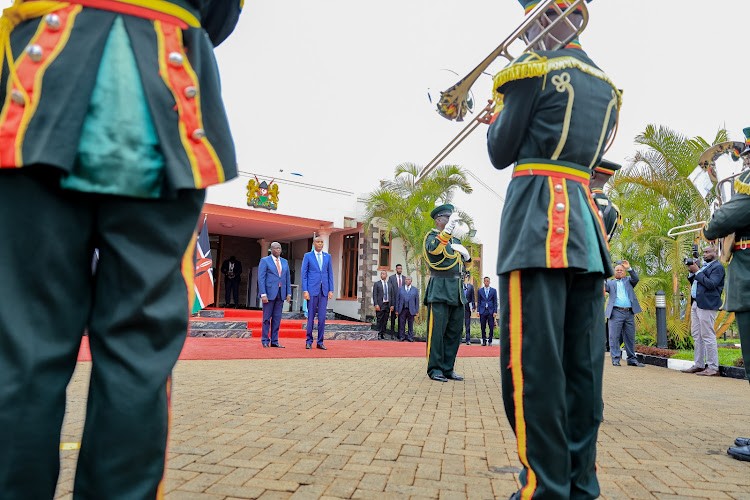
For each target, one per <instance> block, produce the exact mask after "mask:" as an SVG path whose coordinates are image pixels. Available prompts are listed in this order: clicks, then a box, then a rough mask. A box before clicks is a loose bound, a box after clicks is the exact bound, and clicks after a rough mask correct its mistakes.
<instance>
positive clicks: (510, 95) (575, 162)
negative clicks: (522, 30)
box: [487, 0, 620, 498]
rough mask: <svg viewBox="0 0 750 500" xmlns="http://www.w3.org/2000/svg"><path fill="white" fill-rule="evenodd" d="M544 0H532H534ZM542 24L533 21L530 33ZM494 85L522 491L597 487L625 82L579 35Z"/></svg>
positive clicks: (554, 494)
mask: <svg viewBox="0 0 750 500" xmlns="http://www.w3.org/2000/svg"><path fill="white" fill-rule="evenodd" d="M536 3H537V2H536V1H531V2H530V1H528V0H521V4H522V5H523V6H524V7H526V8H528V9H530V8H532V7H533V6H534V5H535V4H536ZM550 15H552V16H553V17H554V16H556V14H553V13H550ZM568 20H570V21H571V22H573V23H581V22H582V16H581V15H579V14H578V13H572V14H571V15H570V17H568ZM539 29H540V28H539V27H538V26H534V27H532V28H530V31H532V33H530V38H531V39H533V37H534V36H536V35H537V34H538V33H539ZM568 29H569V28H568V27H567V26H565V25H562V26H558V28H557V29H555V30H554V31H556V34H557V35H560V36H559V37H558V38H560V39H567V38H569V37H570V32H569V31H568V32H567V33H560V32H561V31H566V30H568ZM553 45H554V42H551V43H549V44H548V45H547V46H553ZM494 88H495V92H496V96H495V102H496V103H497V105H496V107H495V111H494V115H493V117H492V119H491V120H490V122H491V124H490V126H489V130H488V133H487V147H488V151H489V155H490V160H491V161H492V164H493V165H494V166H495V168H498V169H503V168H506V167H508V166H511V165H514V169H513V178H512V180H511V182H510V184H509V186H508V191H507V195H506V200H505V205H504V207H503V213H502V220H501V226H500V246H499V251H498V266H497V271H498V274H499V275H500V286H499V287H498V294H499V308H500V321H499V325H500V353H501V362H500V367H501V378H502V395H503V401H504V403H505V411H506V415H507V417H508V420H509V421H510V424H511V426H512V427H513V430H514V431H515V433H516V437H517V440H518V452H519V458H520V460H521V463H522V465H523V471H522V472H521V475H520V478H519V479H520V482H521V490H520V491H519V492H516V494H514V498H521V497H523V498H596V497H598V496H599V484H598V481H597V478H596V468H595V458H596V438H597V432H598V429H599V425H600V423H601V420H602V406H603V404H602V370H603V361H604V360H603V357H604V339H603V338H602V335H601V332H602V329H603V327H604V304H603V299H604V294H603V293H602V283H603V281H604V277H605V276H610V275H612V274H613V269H612V264H611V260H610V255H609V249H608V246H607V238H606V234H605V232H604V227H603V224H602V221H601V218H600V217H599V209H598V207H597V206H596V204H595V203H594V201H593V199H592V198H591V196H590V194H589V189H588V186H589V179H590V178H591V171H592V170H593V168H594V167H595V166H596V165H598V164H599V162H600V160H601V156H602V152H603V151H604V149H605V147H606V141H607V139H608V137H609V136H610V133H611V131H612V129H613V127H614V125H615V122H616V120H617V115H618V111H619V108H620V91H619V90H618V89H617V87H616V86H615V85H614V84H613V83H612V82H611V80H610V79H609V78H608V77H607V75H606V74H605V73H604V72H603V71H602V70H601V69H599V68H598V67H597V66H596V65H595V64H594V62H593V61H592V60H591V59H590V58H589V57H588V55H586V53H585V52H584V51H583V50H582V49H581V46H580V43H578V41H577V40H573V41H572V42H570V43H569V44H568V45H567V46H565V47H562V48H560V49H559V50H553V51H537V52H527V53H524V54H522V55H521V56H520V57H518V58H517V59H516V60H514V61H513V62H511V63H510V64H509V65H508V66H507V67H506V68H504V69H503V70H501V71H500V72H499V73H498V74H497V75H496V76H495V79H494Z"/></svg>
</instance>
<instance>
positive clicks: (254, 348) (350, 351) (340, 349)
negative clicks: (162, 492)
mask: <svg viewBox="0 0 750 500" xmlns="http://www.w3.org/2000/svg"><path fill="white" fill-rule="evenodd" d="M280 340H281V345H283V346H286V348H285V349H275V348H272V347H269V348H267V349H264V348H263V347H261V344H260V335H258V337H256V338H252V339H222V338H206V337H188V338H187V341H186V342H185V347H184V348H183V349H182V354H180V359H183V360H198V359H203V360H219V359H292V358H420V357H424V356H425V355H426V346H425V343H424V342H414V343H412V342H393V341H377V340H371V341H364V340H326V342H325V345H326V347H327V348H328V350H327V351H324V350H322V349H316V348H315V344H313V348H312V349H305V340H304V339H291V338H281V339H280ZM458 356H459V357H476V358H479V357H500V347H499V346H496V345H493V346H491V347H490V348H489V349H487V347H482V346H481V345H478V344H474V345H471V346H467V345H464V344H461V347H460V348H459V350H458ZM78 361H91V353H90V351H89V338H88V337H83V340H82V341H81V350H80V352H79V354H78Z"/></svg>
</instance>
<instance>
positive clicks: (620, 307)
mask: <svg viewBox="0 0 750 500" xmlns="http://www.w3.org/2000/svg"><path fill="white" fill-rule="evenodd" d="M628 274H629V275H630V276H628ZM638 281H639V278H638V273H636V272H635V269H633V268H632V267H630V263H629V262H628V261H627V260H623V261H622V263H621V264H617V265H616V266H615V279H608V280H607V281H606V283H605V284H604V288H605V290H606V292H607V293H608V294H609V300H608V301H607V309H606V311H605V316H606V317H607V320H608V321H607V324H608V325H609V355H610V356H611V357H612V366H620V357H621V356H622V349H621V348H620V336H622V339H623V341H624V342H625V352H626V353H627V355H628V361H627V363H628V366H637V367H640V368H643V367H644V366H645V365H644V364H643V363H641V362H640V361H638V358H637V357H636V355H635V315H636V314H638V313H639V312H641V305H640V304H639V303H638V298H636V296H635V292H634V291H633V287H635V285H637V284H638Z"/></svg>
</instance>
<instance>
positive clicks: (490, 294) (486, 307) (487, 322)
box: [477, 276, 497, 345]
mask: <svg viewBox="0 0 750 500" xmlns="http://www.w3.org/2000/svg"><path fill="white" fill-rule="evenodd" d="M477 310H479V323H480V325H481V326H482V345H492V339H494V338H495V318H497V290H495V289H494V288H492V287H491V286H490V279H489V278H488V277H487V276H485V277H484V287H483V288H481V289H480V290H479V292H477ZM487 326H489V330H490V332H489V336H488V337H485V333H484V332H485V328H486V327H487Z"/></svg>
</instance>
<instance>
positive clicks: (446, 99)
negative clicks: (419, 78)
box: [416, 0, 589, 182]
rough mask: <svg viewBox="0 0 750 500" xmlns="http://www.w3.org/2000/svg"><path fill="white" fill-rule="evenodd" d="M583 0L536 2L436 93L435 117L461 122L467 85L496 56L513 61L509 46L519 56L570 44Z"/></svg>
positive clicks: (459, 139)
mask: <svg viewBox="0 0 750 500" xmlns="http://www.w3.org/2000/svg"><path fill="white" fill-rule="evenodd" d="M586 1H587V0H544V1H542V2H539V4H538V5H537V6H536V7H534V9H533V10H532V11H531V12H530V13H529V15H528V16H526V19H524V21H523V23H521V25H520V26H518V27H517V28H516V29H515V30H514V31H513V32H512V33H511V34H510V35H508V37H507V38H506V39H505V40H503V42H502V43H501V44H500V45H499V46H498V47H497V48H496V49H495V50H493V51H492V53H491V54H490V55H488V56H487V57H486V58H485V59H484V60H483V61H482V62H480V63H479V64H478V65H477V67H476V68H474V69H473V70H471V72H470V73H469V74H468V75H466V76H465V77H464V78H462V79H461V80H459V82H458V83H456V84H455V85H453V86H452V87H451V88H449V89H448V90H446V91H444V92H441V93H440V100H439V101H438V104H437V112H438V114H439V115H440V116H442V117H444V118H447V119H449V120H455V121H458V122H460V121H463V119H464V116H466V113H467V112H468V111H469V110H470V109H471V106H470V104H469V90H471V86H472V85H474V82H476V81H477V79H478V78H479V75H481V74H482V73H483V72H484V71H485V70H486V69H487V68H488V67H489V66H490V64H492V63H493V62H494V61H495V59H497V58H498V57H500V56H503V57H505V58H506V59H508V60H509V61H512V60H513V59H515V57H516V56H513V55H511V53H510V52H509V49H510V47H511V45H514V44H515V42H517V41H520V42H521V43H520V44H517V45H519V48H521V50H520V52H519V53H518V54H519V55H520V53H521V52H527V51H529V50H532V49H537V50H557V49H559V48H561V47H565V46H566V45H567V44H568V43H569V42H570V41H572V40H573V39H575V38H576V37H577V36H578V35H580V34H581V32H582V31H583V30H584V29H585V28H586V25H587V24H588V21H589V14H588V9H587V7H586ZM550 11H551V15H550ZM575 12H577V13H579V14H580V15H581V17H582V22H581V23H580V26H577V25H576V24H577V23H575V22H573V21H572V20H571V19H569V18H570V16H571V15H572V14H573V13H575ZM562 26H567V27H568V30H565V33H566V36H565V38H563V39H559V38H557V37H556V36H555V34H554V33H555V30H556V29H557V28H559V27H562ZM535 29H536V30H538V31H539V33H538V34H534V30H535ZM491 110H492V108H491V106H487V107H486V108H484V109H483V110H482V111H481V112H480V113H479V114H478V115H477V116H476V117H475V118H474V119H473V120H471V122H469V124H468V125H467V126H466V127H464V129H463V130H462V131H461V132H459V134H458V135H457V136H456V137H454V138H453V139H452V140H451V142H449V143H448V145H447V146H446V147H445V148H443V150H442V151H440V153H438V154H437V156H435V158H433V159H432V161H430V163H428V164H427V165H426V166H425V167H424V168H423V169H422V171H421V172H420V174H419V177H418V178H417V180H416V182H420V181H421V180H422V179H424V178H425V177H426V176H427V175H428V174H429V173H430V172H432V170H433V169H434V168H435V167H436V166H437V165H439V164H440V163H441V162H442V161H443V160H444V159H445V158H446V157H447V156H448V155H449V154H450V153H451V151H453V150H454V149H455V148H456V147H457V146H458V145H459V144H460V143H461V142H462V141H463V140H464V139H465V138H466V137H468V136H469V134H471V133H472V132H473V131H474V129H476V128H477V127H478V126H479V124H480V123H484V121H483V120H485V119H486V118H487V116H488V115H489V114H490V112H491Z"/></svg>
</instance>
